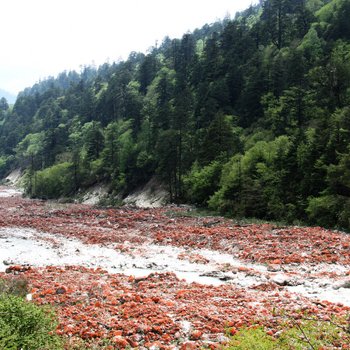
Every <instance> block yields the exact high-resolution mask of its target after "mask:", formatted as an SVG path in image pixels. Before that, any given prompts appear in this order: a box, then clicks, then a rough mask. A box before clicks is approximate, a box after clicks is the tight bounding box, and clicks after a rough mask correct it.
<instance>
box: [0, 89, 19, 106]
mask: <svg viewBox="0 0 350 350" xmlns="http://www.w3.org/2000/svg"><path fill="white" fill-rule="evenodd" d="M1 97H5V98H6V100H7V102H8V103H9V104H14V103H15V102H16V95H14V94H11V93H10V92H8V91H6V90H3V89H0V98H1Z"/></svg>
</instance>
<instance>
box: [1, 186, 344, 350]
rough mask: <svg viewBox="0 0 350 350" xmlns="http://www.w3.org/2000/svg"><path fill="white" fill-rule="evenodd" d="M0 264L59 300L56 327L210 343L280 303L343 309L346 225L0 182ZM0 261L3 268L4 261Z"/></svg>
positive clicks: (43, 296)
mask: <svg viewBox="0 0 350 350" xmlns="http://www.w3.org/2000/svg"><path fill="white" fill-rule="evenodd" d="M0 271H3V273H2V274H3V276H5V277H6V278H9V277H10V276H14V277H15V278H17V277H18V276H21V277H25V278H26V279H28V281H29V284H30V288H31V292H32V295H33V301H34V302H37V303H39V304H47V303H49V304H53V305H55V307H56V308H57V311H58V315H59V319H60V325H59V328H58V332H59V333H61V334H63V335H66V336H68V337H70V338H71V339H72V341H73V339H75V338H76V337H80V338H84V339H87V340H88V341H89V342H92V343H99V342H101V341H102V340H103V339H108V340H109V341H113V342H116V344H117V346H118V347H125V346H131V347H144V348H151V347H152V346H153V347H158V348H159V347H163V348H167V347H168V348H172V349H173V348H180V347H186V346H190V347H191V346H192V347H193V348H196V347H200V346H203V345H207V346H210V347H216V346H218V345H219V344H222V343H224V342H225V341H226V340H227V337H226V333H227V330H228V329H238V328H240V327H242V326H243V325H245V324H251V323H252V322H256V323H260V324H263V325H264V326H265V327H267V328H269V329H270V330H272V332H277V331H278V327H279V323H280V318H279V317H276V312H275V311H273V310H279V311H281V313H283V314H287V315H289V316H288V317H293V315H296V314H297V313H298V312H300V310H303V312H308V313H312V314H313V315H316V316H317V317H320V318H327V317H329V316H330V315H333V314H339V315H345V314H346V313H348V312H349V311H350V236H349V235H347V234H344V233H341V232H334V231H329V230H325V229H322V228H306V227H304V228H301V227H283V228H282V227H275V226H273V225H269V224H264V225H239V224H237V223H236V222H234V221H233V220H229V219H224V218H221V217H196V216H194V215H193V212H192V211H190V210H189V209H188V208H177V207H165V208H157V209H137V208H121V209H97V208H94V207H92V206H90V205H80V204H57V203H54V202H45V201H37V200H30V199H24V198H22V197H21V195H20V192H19V191H17V190H16V189H14V188H9V187H1V188H0ZM5 271H6V272H7V273H5Z"/></svg>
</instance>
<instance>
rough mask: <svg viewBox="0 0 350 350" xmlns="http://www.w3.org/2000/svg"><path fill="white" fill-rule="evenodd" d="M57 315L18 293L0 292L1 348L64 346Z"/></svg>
mask: <svg viewBox="0 0 350 350" xmlns="http://www.w3.org/2000/svg"><path fill="white" fill-rule="evenodd" d="M56 326H57V323H56V320H55V315H54V314H53V313H52V312H51V311H49V310H48V309H45V308H43V307H39V306H37V305H35V304H33V303H31V302H27V301H25V300H24V299H23V298H20V297H18V296H15V295H10V294H9V295H6V294H3V295H1V296H0V349H7V350H12V349H13V350H17V349H23V350H36V349H38V350H39V349H45V350H50V349H55V350H58V349H63V347H62V342H61V340H60V338H59V337H58V336H57V335H56V334H55V330H56Z"/></svg>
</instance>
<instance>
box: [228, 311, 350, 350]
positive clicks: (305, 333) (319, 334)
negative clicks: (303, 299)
mask: <svg viewBox="0 0 350 350" xmlns="http://www.w3.org/2000/svg"><path fill="white" fill-rule="evenodd" d="M349 336H350V333H349V330H348V329H347V328H346V321H345V323H344V320H342V319H332V320H329V321H325V320H319V319H317V318H313V317H310V318H307V317H304V318H303V319H301V320H298V321H294V320H289V321H288V320H286V323H285V324H284V325H283V329H281V330H280V332H279V334H278V337H272V336H270V335H267V333H266V331H265V330H264V329H263V328H262V327H251V328H243V329H240V330H239V332H237V333H236V334H235V335H234V336H232V337H231V341H230V344H229V346H228V347H226V349H228V350H251V349H256V350H279V349H280V350H284V349H285V350H290V349H293V350H305V349H334V348H340V347H341V346H342V345H347V344H348V343H349Z"/></svg>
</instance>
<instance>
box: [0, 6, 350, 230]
mask: <svg viewBox="0 0 350 350" xmlns="http://www.w3.org/2000/svg"><path fill="white" fill-rule="evenodd" d="M349 16H350V2H349V1H347V0H265V1H262V2H261V4H259V5H256V6H251V7H250V8H249V9H247V10H246V11H244V12H242V13H238V14H236V16H235V18H234V19H228V18H226V19H224V20H222V21H218V22H217V23H214V24H213V25H205V26H204V27H203V28H201V29H197V30H195V31H194V32H193V33H186V34H184V35H183V37H182V38H181V39H170V38H168V37H167V38H165V39H164V40H163V42H162V43H161V45H160V46H159V47H153V48H151V49H150V50H149V52H148V53H147V54H142V53H136V52H132V53H131V54H130V55H129V57H128V59H127V60H125V61H121V62H116V63H113V64H107V63H105V64H103V65H102V66H100V67H98V68H96V67H84V68H83V69H82V70H81V72H80V73H77V72H74V71H73V72H63V73H61V74H59V75H58V76H57V77H56V78H48V79H46V80H44V81H42V82H39V83H37V84H35V85H34V86H33V87H31V88H28V89H25V90H24V91H23V92H21V93H20V94H19V96H18V98H17V100H16V103H15V104H14V106H13V108H10V107H9V106H8V104H7V103H6V100H5V101H3V100H1V101H0V152H1V153H0V175H5V174H6V173H7V172H8V171H9V170H10V169H12V168H14V167H21V168H22V169H25V171H26V183H25V186H26V191H27V193H28V194H29V195H31V196H34V197H41V198H57V197H60V196H70V195H72V194H74V193H76V192H77V191H78V190H81V189H84V188H87V187H89V186H91V185H93V184H94V183H97V182H106V183H109V184H110V189H111V193H112V195H113V194H115V193H122V194H127V193H129V192H130V191H132V190H133V189H135V188H136V187H138V186H140V185H141V184H144V183H145V182H147V181H148V180H149V179H150V178H151V177H152V176H154V175H156V176H157V177H158V178H159V179H160V180H161V181H163V182H164V183H165V184H166V185H167V186H168V189H169V193H170V196H171V200H172V201H174V202H177V203H179V202H189V203H194V204H196V205H199V206H204V207H206V206H208V207H210V208H211V209H214V210H217V211H220V212H222V213H227V214H230V215H234V216H239V217H256V218H262V219H269V220H284V221H287V222H291V223H292V222H294V221H296V220H300V221H303V222H308V223H311V224H318V225H322V226H331V227H339V228H342V229H349V228H350V221H349V217H350V150H349V141H350V103H349V102H350V22H349V21H348V18H349Z"/></svg>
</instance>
